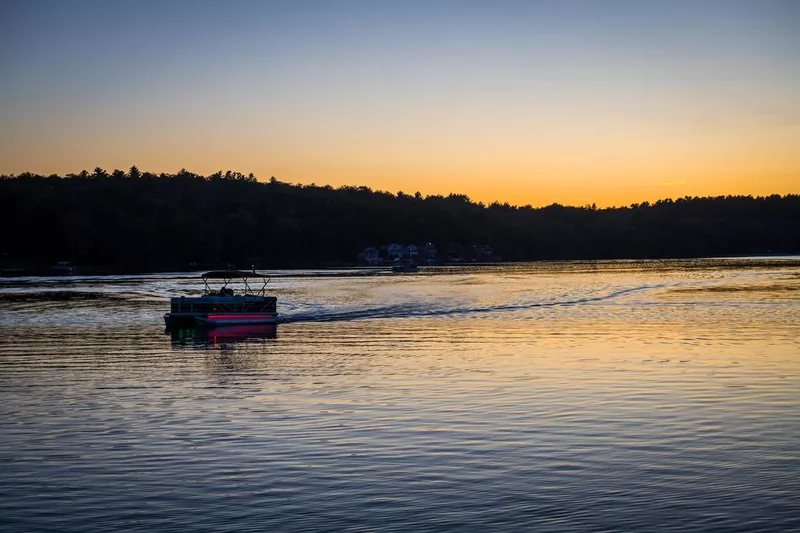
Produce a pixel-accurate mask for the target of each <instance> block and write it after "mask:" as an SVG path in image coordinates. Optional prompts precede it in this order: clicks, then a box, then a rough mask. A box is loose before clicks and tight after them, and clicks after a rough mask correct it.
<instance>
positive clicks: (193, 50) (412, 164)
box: [0, 0, 800, 206]
mask: <svg viewBox="0 0 800 533" xmlns="http://www.w3.org/2000/svg"><path fill="white" fill-rule="evenodd" d="M0 19H2V22H0V26H1V27H0V29H1V30H2V32H0V33H2V37H0V47H1V50H2V55H0V62H1V63H0V66H1V67H2V71H3V72H4V76H3V78H4V82H3V83H2V84H0V173H3V174H12V173H21V172H24V171H31V172H36V173H41V174H49V173H57V174H62V175H63V174H67V173H70V172H78V171H80V170H81V169H84V168H86V169H89V170H91V169H93V168H94V167H96V166H100V167H103V168H106V169H108V170H111V169H114V168H122V169H127V168H128V167H130V166H131V165H134V164H135V165H137V166H138V167H139V168H140V169H142V170H148V171H152V172H176V171H177V170H179V169H180V168H183V167H185V168H187V169H189V170H191V171H193V172H197V173H201V174H208V173H212V172H215V171H216V170H220V169H221V170H226V169H232V170H237V171H240V172H243V173H245V174H246V173H249V172H253V173H254V174H256V176H258V177H259V178H260V179H268V178H269V177H270V176H276V177H277V178H278V179H280V180H282V181H287V182H291V183H304V184H307V183H316V184H318V185H327V184H330V185H333V186H339V185H345V184H347V185H368V186H370V187H372V188H374V189H382V190H389V191H392V192H396V191H400V190H402V191H404V192H407V193H414V192H415V191H420V192H422V193H423V194H447V193H450V192H457V193H464V194H467V195H469V196H470V197H471V198H472V199H473V200H481V201H484V202H490V201H493V200H499V201H501V202H504V201H507V202H510V203H514V204H532V205H534V206H539V205H546V204H550V203H553V202H559V203H562V204H572V205H583V204H586V203H593V202H594V203H597V204H598V205H600V206H608V205H622V204H629V203H631V202H639V201H644V200H649V201H653V200H656V199H658V198H665V197H681V196H686V195H691V196H704V195H721V194H754V195H764V194H773V193H778V194H787V193H800V61H798V50H800V2H793V1H772V0H769V1H737V0H730V1H714V0H709V1H703V2H688V1H673V2H666V1H665V2H634V1H622V0H615V1H612V0H608V1H591V2H590V1H570V0H567V1H563V2H555V1H534V0H532V1H526V2H522V1H495V2H489V1H486V2H473V1H461V2H455V1H452V2H451V1H430V2H417V1H409V2H357V1H349V2H335V1H334V2H310V1H299V2H179V1H176V2H163V3H162V2H150V1H145V2H85V1H76V2H40V1H31V2H20V1H11V2H5V3H3V4H2V6H1V7H0Z"/></svg>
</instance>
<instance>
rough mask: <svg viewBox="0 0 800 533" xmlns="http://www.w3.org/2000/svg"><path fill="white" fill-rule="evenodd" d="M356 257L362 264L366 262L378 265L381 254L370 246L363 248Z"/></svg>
mask: <svg viewBox="0 0 800 533" xmlns="http://www.w3.org/2000/svg"><path fill="white" fill-rule="evenodd" d="M358 258H359V260H360V261H361V263H363V264H367V265H370V266H375V265H380V264H381V256H380V252H379V251H378V249H377V248H375V247H374V246H370V247H368V248H364V250H362V251H361V253H360V254H358Z"/></svg>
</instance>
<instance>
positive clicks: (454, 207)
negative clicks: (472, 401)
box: [0, 166, 800, 272]
mask: <svg viewBox="0 0 800 533" xmlns="http://www.w3.org/2000/svg"><path fill="white" fill-rule="evenodd" d="M0 200H1V201H2V203H3V207H2V209H0V222H2V224H3V228H4V231H3V235H4V236H3V240H2V243H1V244H0V267H2V268H13V267H25V268H37V267H39V268H43V267H45V266H47V265H51V264H53V263H55V262H58V261H71V262H73V263H75V264H76V265H79V267H85V268H87V269H94V270H95V271H98V272H101V271H103V272H146V271H159V270H185V269H194V268H197V269H200V268H219V267H228V266H236V267H238V268H250V266H251V265H255V266H256V267H257V268H293V267H322V266H327V265H331V264H348V263H355V262H356V261H357V257H358V254H359V252H360V251H361V250H362V249H364V248H365V247H367V246H375V245H380V244H383V243H391V242H399V243H413V242H418V243H422V242H433V243H435V244H436V246H437V247H438V248H439V250H441V251H442V252H444V251H446V250H448V249H450V248H454V247H462V248H465V247H469V246H472V245H476V244H480V245H489V246H491V247H492V248H493V249H494V250H495V252H496V253H497V254H499V255H501V256H502V257H503V259H504V260H507V261H528V260H543V259H614V258H671V257H711V256H728V255H750V254H796V253H800V195H797V194H790V195H784V196H781V195H772V196H766V197H751V196H719V197H702V198H700V197H686V198H681V199H677V200H671V199H665V200H659V201H657V202H655V203H653V204H650V203H648V202H643V203H640V204H633V205H630V206H624V207H610V208H604V209H598V208H596V207H594V206H584V207H569V206H563V205H559V204H553V205H550V206H547V207H541V208H533V207H530V206H514V205H509V204H508V203H498V202H495V203H492V204H489V205H485V204H483V203H480V202H473V201H471V200H470V199H469V198H468V197H467V196H465V195H461V194H451V195H449V196H438V195H433V196H423V195H421V194H419V193H416V194H413V195H412V194H405V193H403V192H398V193H396V194H393V193H390V192H386V191H375V190H372V189H370V188H369V187H353V186H344V187H339V188H333V187H330V186H317V185H294V184H290V183H285V182H281V181H279V180H277V179H275V178H274V177H273V178H271V179H270V180H268V181H264V182H261V181H258V180H257V179H256V178H255V176H253V174H249V175H243V174H241V173H238V172H232V171H227V172H224V173H223V172H217V173H215V174H211V175H209V176H202V175H198V174H194V173H192V172H188V171H186V170H184V169H182V170H180V171H179V172H177V173H175V174H163V173H162V174H153V173H150V172H141V171H140V170H139V169H138V168H137V167H135V166H134V167H131V168H130V169H129V170H128V171H121V170H114V171H113V172H107V171H105V170H103V169H101V168H96V169H95V170H94V171H93V172H88V171H83V172H81V173H79V174H68V175H66V176H63V177H62V176H57V175H51V176H40V175H36V174H31V173H24V174H20V175H10V176H8V175H3V176H0Z"/></svg>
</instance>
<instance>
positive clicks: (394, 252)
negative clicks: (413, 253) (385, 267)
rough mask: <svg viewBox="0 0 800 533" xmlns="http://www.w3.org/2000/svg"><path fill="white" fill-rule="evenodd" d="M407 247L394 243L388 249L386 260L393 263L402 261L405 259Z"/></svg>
mask: <svg viewBox="0 0 800 533" xmlns="http://www.w3.org/2000/svg"><path fill="white" fill-rule="evenodd" d="M406 253H407V247H406V246H405V245H403V244H397V243H392V244H390V245H389V246H387V247H386V258H387V259H388V260H389V261H390V262H391V261H400V260H402V259H404V258H405V256H406Z"/></svg>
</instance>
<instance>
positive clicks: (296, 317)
mask: <svg viewBox="0 0 800 533" xmlns="http://www.w3.org/2000/svg"><path fill="white" fill-rule="evenodd" d="M665 287H667V285H642V286H639V287H630V288H626V289H620V290H617V291H614V292H610V293H607V294H602V295H598V296H586V297H583V298H574V299H565V300H555V301H545V302H528V303H519V304H502V305H490V306H474V307H470V306H463V307H442V308H431V304H430V303H429V302H421V303H403V304H396V305H388V306H381V307H370V308H367V309H342V310H337V309H316V310H313V311H298V312H291V311H290V312H286V313H282V314H281V319H280V323H281V324H287V323H297V322H347V321H353V320H372V319H387V318H425V317H447V316H469V315H488V314H492V313H504V312H514V311H525V310H529V309H536V308H540V307H569V306H576V305H584V304H592V303H596V302H603V301H608V300H614V299H617V298H620V297H622V296H625V295H629V294H633V293H637V292H642V291H648V290H653V289H662V288H665Z"/></svg>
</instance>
